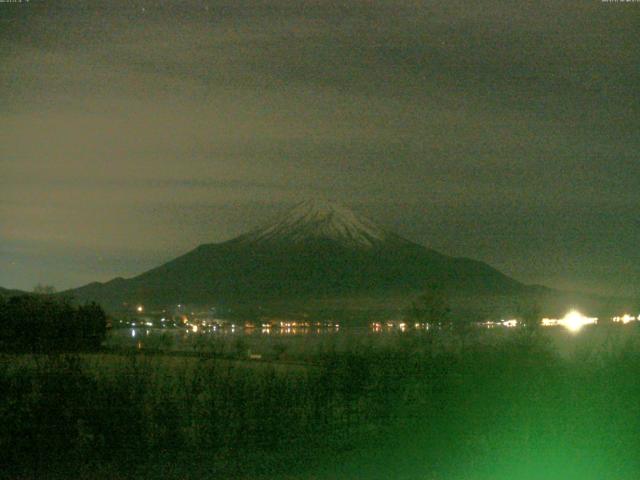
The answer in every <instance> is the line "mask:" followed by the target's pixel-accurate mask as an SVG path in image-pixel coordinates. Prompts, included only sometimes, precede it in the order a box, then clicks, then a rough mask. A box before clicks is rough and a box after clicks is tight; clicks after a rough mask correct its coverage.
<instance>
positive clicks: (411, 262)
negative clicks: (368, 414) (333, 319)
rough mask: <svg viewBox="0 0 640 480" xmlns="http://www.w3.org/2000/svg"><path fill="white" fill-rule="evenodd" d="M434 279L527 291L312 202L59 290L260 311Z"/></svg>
mask: <svg viewBox="0 0 640 480" xmlns="http://www.w3.org/2000/svg"><path fill="white" fill-rule="evenodd" d="M434 282H435V283H438V284H440V285H442V286H443V287H444V288H445V289H446V290H448V291H451V292H457V293H465V294H469V295H485V294H490V295H510V294H517V293H519V292H521V291H523V290H526V289H527V288H528V287H527V286H525V285H523V284H522V283H520V282H518V281H516V280H514V279H512V278H510V277H508V276H506V275H504V274H502V273H501V272H499V271H498V270H496V269H494V268H492V267H490V266H489V265H487V264H485V263H483V262H479V261H476V260H471V259H468V258H459V257H451V256H447V255H443V254H441V253H438V252H436V251H434V250H431V249H429V248H426V247H424V246H422V245H419V244H417V243H414V242H411V241H409V240H407V239H405V238H402V237H401V236H399V235H397V234H395V233H393V232H390V231H388V230H386V229H384V228H382V227H380V226H378V225H376V224H375V223H374V222H372V221H370V220H368V219H366V218H364V217H362V216H360V215H357V214H356V213H354V212H352V211H351V210H349V209H347V208H345V207H342V206H339V205H336V204H334V203H330V202H325V201H315V200H314V201H306V202H303V203H300V204H298V205H296V206H295V207H294V208H293V209H291V210H290V211H289V212H287V213H285V214H284V215H283V216H281V217H280V218H277V219H276V220H275V221H274V222H272V223H268V224H266V225H264V226H261V227H259V228H256V229H254V230H252V231H249V232H248V233H245V234H243V235H240V236H239V237H236V238H234V239H231V240H228V241H225V242H222V243H212V244H204V245H200V246H199V247H197V248H195V249H194V250H192V251H190V252H188V253H186V254H185V255H182V256H180V257H178V258H176V259H174V260H171V261H169V262H167V263H165V264H164V265H161V266H159V267H157V268H154V269H152V270H149V271H147V272H144V273H142V274H140V275H138V276H136V277H133V278H130V279H123V278H116V279H113V280H111V281H108V282H106V283H97V282H96V283H92V284H89V285H86V286H84V287H80V288H78V289H75V290H70V291H67V292H65V293H67V294H71V295H73V296H74V297H76V298H78V299H80V300H93V301H97V302H100V303H102V304H103V305H104V306H106V307H107V308H111V309H115V308H119V307H122V305H123V304H125V303H128V304H138V303H144V304H145V305H146V304H148V305H156V306H166V305H175V304H178V303H195V304H201V305H205V304H206V305H217V304H225V305H262V304H265V303H268V302H281V303H286V302H289V301H297V302H302V303H305V302H308V301H310V300H314V301H317V300H318V299H333V300H335V299H342V301H344V299H347V298H355V297H363V296H366V297H369V298H376V297H377V298H381V297H387V298H390V297H392V296H406V295H410V294H415V293H416V292H419V291H421V290H422V289H423V288H424V287H425V285H427V284H429V283H434Z"/></svg>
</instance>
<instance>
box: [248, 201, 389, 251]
mask: <svg viewBox="0 0 640 480" xmlns="http://www.w3.org/2000/svg"><path fill="white" fill-rule="evenodd" d="M390 236H391V234H389V233H388V232H386V231H385V230H384V229H383V228H381V227H379V226H377V225H376V224H374V223H373V222H371V221H370V220H368V219H366V218H364V217H361V216H359V215H357V214H355V213H354V212H352V211H351V210H349V209H348V208H345V207H343V206H341V205H338V204H336V203H333V202H328V201H325V200H307V201H304V202H302V203H299V204H298V205H296V206H295V207H293V208H292V209H291V210H289V211H288V212H287V213H285V214H284V215H283V216H281V217H280V218H279V219H277V220H276V221H275V222H273V223H271V224H269V225H266V226H263V227H260V228H257V229H256V230H253V231H252V232H249V233H247V234H246V235H244V236H243V237H241V238H242V240H243V241H248V242H290V243H300V242H304V241H309V240H318V239H324V240H333V241H336V242H338V243H341V244H343V245H346V246H351V247H359V248H362V247H365V248H372V247H374V246H376V245H379V244H381V243H383V242H385V241H386V240H387V239H388V238H389V237H390Z"/></svg>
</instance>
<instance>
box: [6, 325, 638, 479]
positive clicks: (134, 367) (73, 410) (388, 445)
mask: <svg viewBox="0 0 640 480" xmlns="http://www.w3.org/2000/svg"><path fill="white" fill-rule="evenodd" d="M347 347H348V348H347ZM559 347H561V348H559ZM291 348H293V347H291ZM306 360H308V361H309V365H308V366H305V365H304V363H305V357H303V356H298V357H297V358H296V362H295V363H288V362H286V361H280V360H278V361H277V362H275V363H272V362H268V361H262V362H248V361H245V360H235V359H233V358H226V359H216V358H210V356H206V355H205V356H202V357H200V356H198V355H194V356H180V355H162V354H153V355H148V354H144V353H140V352H135V353H133V352H132V353H131V354H127V355H115V354H106V353H102V354H77V355H57V356H27V355H24V356H16V355H5V356H2V357H0V393H1V395H0V418H1V419H2V421H1V423H0V475H2V476H3V477H4V478H34V479H35V478H92V479H93V478H104V479H107V478H108V479H113V478H123V479H124V478H136V479H141V478H143V479H144V478H169V479H187V478H247V479H249V478H265V479H279V478H291V479H293V478H296V479H298V478H299V479H310V478H316V479H338V478H344V479H388V478H406V479H443V480H444V479H447V480H449V479H452V480H457V479H460V480H462V479H473V480H475V479H477V480H484V479H492V480H495V479H497V480H500V479H515V480H520V479H522V480H525V479H526V480H528V479H545V480H547V479H558V480H560V479H573V478H575V479H594V480H595V479H607V480H609V479H614V480H615V479H625V480H626V479H629V480H632V479H635V478H638V474H640V461H639V458H640V457H638V455H637V454H636V451H637V449H638V448H639V447H640V408H639V407H640V347H639V346H638V335H637V331H636V329H635V328H634V327H632V326H627V327H624V328H607V329H605V328H597V329H596V328H594V329H585V330H584V331H583V332H580V333H579V334H577V335H571V336H570V335H569V334H567V333H565V332H564V331H562V330H548V331H544V332H541V333H536V334H527V333H525V332H522V331H519V330H517V329H515V330H508V331H507V330H499V331H491V332H480V333H473V332H472V333H469V332H467V333H466V334H465V335H458V334H440V333H437V334H412V335H395V336H388V337H362V338H361V339H360V340H359V341H358V340H357V339H351V340H349V342H347V343H345V344H343V345H342V346H341V347H340V348H333V347H331V346H330V345H324V346H323V347H322V348H316V349H312V351H311V354H310V355H309V357H308V358H307V359H306Z"/></svg>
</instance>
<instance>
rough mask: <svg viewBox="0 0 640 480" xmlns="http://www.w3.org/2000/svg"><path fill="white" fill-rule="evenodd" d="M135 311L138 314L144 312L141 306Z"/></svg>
mask: <svg viewBox="0 0 640 480" xmlns="http://www.w3.org/2000/svg"><path fill="white" fill-rule="evenodd" d="M136 310H137V311H138V313H142V312H143V311H144V307H143V306H142V305H138V307H137V308H136Z"/></svg>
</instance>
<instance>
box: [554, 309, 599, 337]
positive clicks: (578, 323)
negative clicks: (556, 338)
mask: <svg viewBox="0 0 640 480" xmlns="http://www.w3.org/2000/svg"><path fill="white" fill-rule="evenodd" d="M597 321H598V319H597V318H589V317H585V316H584V315H582V314H581V313H580V312H578V311H577V310H571V311H570V312H569V313H567V314H566V315H565V316H564V318H563V319H561V320H560V321H559V322H558V323H559V324H560V325H562V326H563V327H565V328H566V329H568V330H570V331H572V332H577V331H579V330H580V329H581V328H582V327H584V326H585V325H593V324H595V323H596V322H597Z"/></svg>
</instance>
